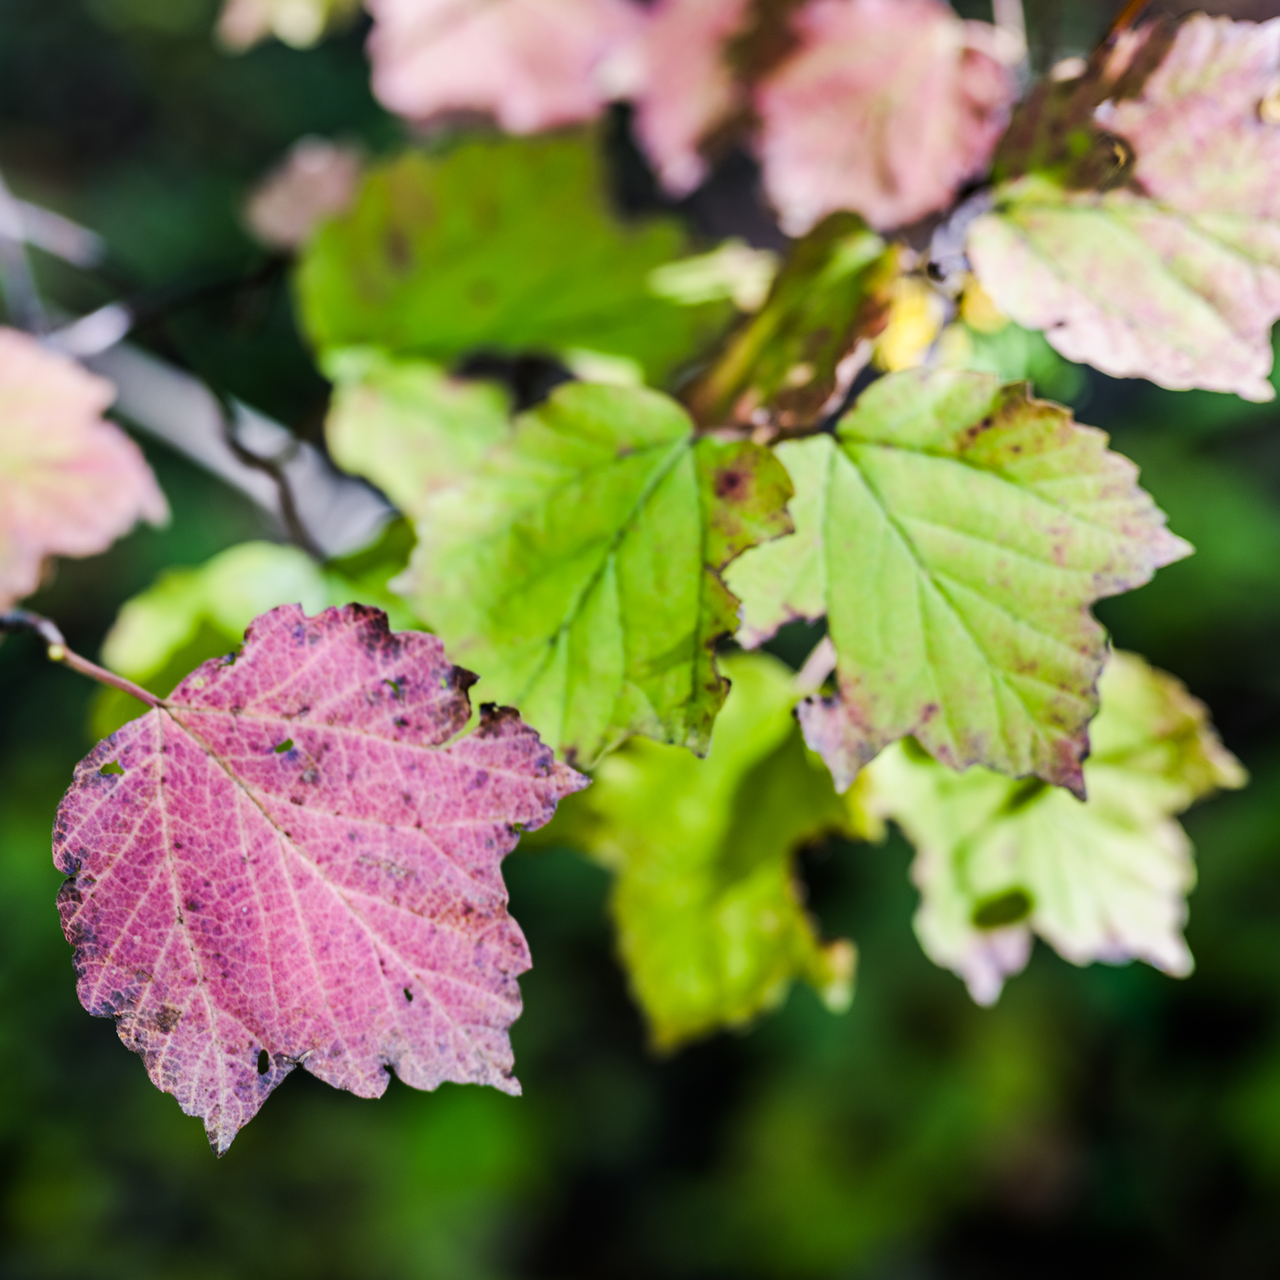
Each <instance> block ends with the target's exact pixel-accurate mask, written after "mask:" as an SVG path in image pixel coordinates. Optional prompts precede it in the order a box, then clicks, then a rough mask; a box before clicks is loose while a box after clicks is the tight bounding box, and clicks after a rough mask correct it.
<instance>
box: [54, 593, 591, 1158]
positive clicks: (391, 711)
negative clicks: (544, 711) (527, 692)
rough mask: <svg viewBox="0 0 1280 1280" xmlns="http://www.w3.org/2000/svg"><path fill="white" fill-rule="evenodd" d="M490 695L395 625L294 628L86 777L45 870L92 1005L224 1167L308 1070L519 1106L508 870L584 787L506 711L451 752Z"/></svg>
mask: <svg viewBox="0 0 1280 1280" xmlns="http://www.w3.org/2000/svg"><path fill="white" fill-rule="evenodd" d="M473 679H474V677H473V676H471V674H470V673H469V672H466V671H463V670H461V669H460V668H458V667H454V666H452V665H451V664H450V663H449V662H448V660H447V659H446V658H445V655H444V650H443V647H442V645H441V644H440V641H439V640H437V639H436V638H435V637H434V636H429V635H425V634H422V633H418V632H405V633H401V634H395V635H393V634H392V633H391V632H390V631H389V630H388V628H387V620H386V616H385V615H384V614H383V613H381V612H380V611H378V610H375V609H367V608H365V607H363V606H361V605H347V606H346V607H345V608H342V609H327V610H326V611H325V612H324V613H322V614H320V615H319V616H317V617H315V618H307V617H306V615H305V614H304V613H303V612H302V610H301V608H300V607H299V606H297V605H285V606H282V607H281V608H278V609H275V610H273V611H272V612H270V613H267V614H264V615H263V616H262V617H260V618H258V619H257V621H255V622H254V624H253V625H252V626H251V627H250V628H249V632H248V635H247V637H246V642H245V647H244V650H243V651H242V653H241V654H240V656H239V657H238V658H234V659H215V660H213V661H211V662H206V663H205V664H204V665H203V666H202V667H200V668H199V669H198V670H196V671H195V672H193V673H192V674H191V675H190V676H188V677H187V679H186V680H184V681H183V682H182V683H181V684H180V685H179V686H178V688H177V689H176V690H174V692H173V694H172V695H171V697H170V698H169V699H168V701H167V702H166V703H165V704H164V705H162V706H160V707H157V708H155V709H154V710H152V711H150V712H149V713H148V714H146V715H144V716H142V717H141V718H140V719H137V720H134V721H132V722H131V723H130V724H128V725H126V726H125V727H124V728H123V729H121V730H120V731H119V732H118V733H115V734H113V735H112V736H111V737H110V738H108V739H107V740H106V741H105V742H102V743H99V745H98V746H97V747H96V748H95V749H94V750H93V751H92V752H91V753H90V754H89V755H88V756H87V757H86V758H85V760H83V761H82V762H81V764H80V765H79V767H78V768H77V770H76V776H75V781H74V782H73V783H72V786H71V789H70V791H68V793H67V795H66V797H65V798H64V800H63V802H62V806H61V808H60V809H59V812H58V820H57V824H56V827H55V832H54V860H55V862H56V863H57V865H58V868H59V869H60V870H61V871H63V872H65V873H66V874H67V875H68V876H69V877H70V879H68V880H67V882H66V884H65V885H64V886H63V889H62V893H61V895H60V897H59V909H60V911H61V913H62V920H63V928H64V930H65V932H66V935H67V938H68V940H69V941H70V942H71V944H72V945H73V946H74V948H75V965H76V971H77V974H78V976H79V994H80V1000H81V1003H82V1004H83V1005H84V1006H85V1008H86V1009H88V1010H89V1012H90V1013H92V1014H95V1015H97V1016H101V1017H114V1018H115V1019H116V1022H117V1027H118V1029H119V1033H120V1038H121V1039H122V1040H123V1041H124V1042H125V1044H126V1045H128V1046H129V1047H130V1048H131V1049H134V1050H135V1051H136V1052H138V1053H140V1054H142V1056H143V1057H144V1059H145V1060H146V1064H147V1071H148V1073H149V1074H150V1076H151V1079H152V1080H153V1082H154V1083H155V1084H156V1086H157V1087H159V1088H161V1089H164V1090H165V1091H166V1092H169V1093H172V1094H174V1095H175V1097H177V1099H178V1101H179V1103H180V1104H181V1106H182V1109H183V1110H184V1111H186V1112H187V1113H188V1114H189V1115H198V1116H200V1117H201V1118H202V1119H203V1120H204V1122H205V1127H206V1128H207V1130H208V1132H209V1139H210V1142H211V1143H212V1144H213V1146H214V1148H215V1149H216V1150H217V1151H219V1152H222V1151H225V1150H226V1149H227V1147H228V1146H229V1145H230V1143H231V1140H232V1139H233V1138H234V1137H235V1134H236V1132H237V1130H238V1129H239V1128H240V1127H241V1126H242V1125H243V1124H245V1123H246V1122H247V1121H248V1120H250V1119H251V1118H252V1117H253V1115H254V1114H255V1112H256V1111H257V1110H258V1108H259V1107H260V1106H261V1105H262V1103H263V1101H264V1100H265V1099H266V1097H267V1095H268V1094H269V1093H270V1092H271V1090H272V1089H274V1088H275V1087H276V1085H278V1084H279V1083H280V1081H281V1080H283V1079H284V1077H285V1076H286V1075H288V1074H289V1072H290V1071H292V1070H293V1069H294V1067H296V1066H303V1067H305V1068H306V1069H307V1070H308V1071H310V1072H311V1073H312V1075H315V1076H317V1077H318V1078H319V1079H321V1080H324V1081H326V1082H327V1083H329V1084H332V1085H335V1086H336V1087H338V1088H343V1089H349V1090H351V1092H353V1093H357V1094H359V1095H361V1096H362V1097H377V1096H378V1095H380V1094H381V1093H382V1092H383V1090H384V1089H386V1087H387V1080H388V1070H389V1069H392V1068H394V1070H395V1071H396V1073H397V1074H398V1075H399V1076H400V1078H401V1079H402V1080H404V1081H405V1082H406V1083H407V1084H410V1085H413V1086H414V1087H415V1088H419V1089H434V1088H435V1087H436V1086H437V1085H439V1084H441V1083H442V1082H443V1081H446V1080H453V1081H460V1082H466V1081H470V1082H474V1083H478V1084H492V1085H494V1086H495V1087H497V1088H499V1089H502V1090H503V1091H504V1092H507V1093H518V1092H519V1085H518V1084H517V1083H516V1081H515V1080H514V1079H512V1077H511V1068H512V1055H511V1046H510V1042H509V1040H508V1036H507V1028H508V1027H509V1026H510V1024H511V1022H512V1021H513V1020H514V1019H515V1017H516V1016H517V1015H518V1014H519V1012H520V992H519V989H518V987H517V985H516V975H517V974H520V973H522V972H523V971H524V970H525V969H527V968H528V967H529V953H528V949H527V947H526V945H525V941H524V937H523V935H522V934H521V932H520V929H519V926H518V925H517V924H516V923H515V921H514V920H513V919H512V918H511V917H510V915H508V913H507V895H506V890H505V888H504V886H503V882H502V877H501V874H500V871H499V863H500V862H501V860H502V858H503V856H504V855H505V854H507V853H509V852H510V851H511V849H512V848H513V847H514V846H515V843H516V840H517V838H518V831H517V824H520V825H521V826H526V827H537V826H541V825H542V824H543V823H545V822H547V821H548V820H549V819H550V818H551V816H552V814H553V813H554V811H555V806H556V802H557V801H558V800H559V799H560V798H561V797H563V796H564V795H566V794H568V793H569V792H571V791H576V790H578V789H580V788H581V787H583V786H585V785H586V779H585V778H583V777H582V776H581V775H579V774H577V773H574V772H573V770H571V769H569V768H568V767H567V766H565V765H562V764H558V763H556V761H555V760H554V758H553V756H552V753H551V751H550V750H549V749H548V748H547V747H544V746H543V745H542V743H541V742H540V741H539V740H538V737H537V735H536V734H535V733H534V732H533V730H531V729H529V728H528V727H527V726H526V725H524V724H523V723H522V722H521V721H520V719H519V717H518V716H517V715H516V713H515V712H514V711H511V710H509V709H506V708H502V709H497V710H494V709H493V708H486V709H485V710H484V712H483V714H482V716H481V721H480V726H479V728H478V729H476V730H475V731H474V732H472V733H470V734H467V735H465V736H463V737H457V736H456V735H458V734H459V733H460V732H461V731H462V729H463V728H464V727H465V726H466V724H467V721H468V718H469V715H470V703H469V699H468V697H467V689H468V687H469V686H470V684H471V683H472V681H473ZM108 766H110V768H108Z"/></svg>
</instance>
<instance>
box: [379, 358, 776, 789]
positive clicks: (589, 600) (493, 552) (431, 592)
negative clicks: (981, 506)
mask: <svg viewBox="0 0 1280 1280" xmlns="http://www.w3.org/2000/svg"><path fill="white" fill-rule="evenodd" d="M790 495H791V487H790V485H789V483H788V482H787V478H786V474H785V472H784V471H783V469H782V467H781V466H780V465H779V464H778V462H777V461H776V459H775V458H774V457H773V456H772V455H771V454H770V453H769V452H768V451H767V450H765V449H763V448H760V447H759V446H757V445H753V444H750V443H748V442H745V441H737V442H731V443H720V442H718V441H715V440H712V439H708V438H703V439H695V437H694V434H693V424H692V423H691V422H690V421H689V418H688V416H687V415H686V414H685V413H684V411H683V410H682V409H681V408H680V406H679V405H677V404H676V403H675V402H674V401H672V400H669V399H667V397H665V396H662V395H660V394H658V393H657V392H653V391H647V390H643V389H640V388H623V387H607V386H596V385H590V384H587V383H567V384H565V385H563V386H561V387H559V388H557V389H556V391H555V392H554V393H553V394H552V395H551V397H550V399H549V400H547V401H546V402H545V403H544V404H543V405H541V406H540V407H539V408H537V409H535V410H533V411H531V412H529V413H526V414H524V415H522V416H521V417H519V418H518V419H517V420H516V426H515V430H514V432H513V433H512V435H511V436H510V437H509V438H508V439H507V440H506V441H504V442H503V443H500V444H499V445H497V446H496V447H494V448H493V449H491V450H490V451H489V452H488V454H486V456H485V458H484V460H483V461H482V462H481V464H480V465H479V467H478V468H477V469H476V470H475V472H474V473H473V474H472V475H471V476H469V477H468V478H466V479H465V480H463V481H461V482H460V483H458V484H457V485H455V486H454V487H452V488H449V489H444V490H441V491H439V492H437V493H435V494H433V495H432V496H431V497H430V498H429V499H428V500H427V501H426V502H425V504H424V505H423V506H422V507H421V508H420V509H419V511H418V517H417V520H416V529H417V534H418V547H417V549H416V551H415V552H414V556H413V560H412V562H411V565H410V569H409V572H408V574H407V575H406V576H405V579H404V580H403V581H402V582H401V583H400V584H399V587H400V589H401V590H402V591H403V592H404V594H405V595H406V597H407V598H408V599H409V600H410V602H411V603H412V605H413V607H414V608H415V609H416V611H417V612H418V614H419V616H420V617H421V618H422V619H423V621H424V622H426V623H428V624H429V625H430V626H431V627H433V628H434V629H435V630H437V631H438V632H439V634H440V635H441V636H442V637H443V639H444V641H445V643H446V645H448V647H449V651H450V653H452V654H453V655H454V656H455V657H456V658H457V659H458V661H459V662H462V663H465V664H466V665H467V666H468V667H469V668H470V669H472V670H474V671H475V672H477V673H478V674H479V676H480V677H481V679H482V680H483V681H484V686H483V688H484V695H485V697H486V698H492V699H494V700H496V701H499V702H508V703H511V704H513V705H518V706H519V707H520V708H521V713H522V714H523V715H524V717H525V718H526V720H527V721H528V722H529V723H530V724H531V725H533V726H534V727H535V728H536V729H538V731H539V732H540V733H541V734H542V735H543V737H544V739H545V740H546V741H548V742H550V743H553V744H554V745H555V746H556V747H557V748H558V749H559V750H560V751H562V752H563V753H564V755H565V758H566V759H569V760H573V761H579V762H581V763H583V764H589V763H590V762H593V761H594V760H595V759H597V758H598V757H599V755H600V754H601V752H603V751H605V750H607V749H608V748H609V747H610V746H612V745H614V744H615V743H616V742H618V741H619V740H620V739H621V738H622V737H624V736H626V735H627V734H629V733H644V734H647V735H649V736H651V737H655V738H658V739H659V740H661V741H668V742H675V743H679V744H682V745H685V746H688V747H690V748H692V749H693V750H695V751H698V752H700V753H701V752H705V751H706V749H707V746H708V743H709V742H710V737H711V724H712V721H713V720H714V719H715V715H716V712H717V711H718V710H719V709H720V705H721V703H722V702H723V701H724V695H725V689H726V684H725V681H724V680H723V679H722V677H721V676H720V675H719V674H718V673H717V670H716V666H715V660H714V656H713V648H714V645H715V642H716V640H717V639H718V638H719V637H721V636H723V635H726V634H728V633H730V632H732V631H733V630H734V629H735V627H736V625H737V619H736V616H735V608H736V604H737V602H736V600H735V599H734V598H733V596H731V595H730V594H729V592H728V591H727V590H726V589H725V587H724V584H723V583H722V582H721V580H720V577H719V570H720V569H721V568H722V567H723V566H724V565H725V564H727V563H728V562H729V561H730V560H731V559H733V558H734V557H735V556H737V555H739V554H740V553H741V552H742V551H743V550H744V549H745V548H747V547H748V546H751V545H753V544H754V543H756V542H759V541H761V540H762V539H765V538H770V537H776V536H777V535H778V534H780V533H783V532H785V531H786V530H787V529H789V528H790V524H789V522H788V520H787V517H786V514H785V511H784V504H785V503H786V501H787V499H788V498H789V497H790Z"/></svg>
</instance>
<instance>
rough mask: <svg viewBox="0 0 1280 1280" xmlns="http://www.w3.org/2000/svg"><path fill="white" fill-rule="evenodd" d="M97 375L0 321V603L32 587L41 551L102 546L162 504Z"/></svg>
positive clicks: (108, 388)
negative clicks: (107, 416) (110, 412)
mask: <svg viewBox="0 0 1280 1280" xmlns="http://www.w3.org/2000/svg"><path fill="white" fill-rule="evenodd" d="M115 397H116V393H115V388H114V387H113V386H112V385H111V383H109V382H107V381H106V380H105V379H104V378H97V377H94V375H93V374H90V373H86V372H85V371H84V370H83V369H82V368H81V367H80V366H79V365H78V364H76V362H75V361H74V360H70V359H68V358H67V357H66V356H61V355H56V354H55V353H53V352H51V351H47V350H46V349H45V348H44V347H42V346H41V345H40V344H39V343H38V342H37V341H36V340H35V339H34V338H30V337H28V336H27V335H26V334H25V333H18V332H17V331H16V330H14V329H3V328H0V609H6V608H8V607H9V605H11V604H12V603H13V602H14V601H15V600H17V599H20V598H21V597H22V596H25V595H30V593H31V592H32V591H34V590H35V589H36V587H37V586H38V585H39V583H40V566H41V564H42V563H43V561H44V559H45V557H46V556H50V555H62V556H91V555H96V554H97V553H98V552H99V551H105V550H106V549H107V547H109V546H110V545H111V543H112V542H114V541H115V539H116V538H118V537H119V536H120V535H121V534H122V533H126V532H127V531H128V530H129V529H130V528H131V527H132V526H133V524H134V523H135V521H137V520H139V519H144V520H150V521H151V522H152V523H160V522H163V521H164V520H165V519H167V517H168V514H169V508H168V506H167V505H166V503H165V500H164V495H163V494H162V493H161V492H160V490H159V488H158V486H157V485H156V481H155V477H154V476H153V475H152V474H151V469H150V468H149V467H148V466H147V464H146V462H145V461H144V460H143V457H142V453H141V451H140V450H139V449H138V447H137V445H135V444H134V443H133V441H132V440H130V439H129V437H128V436H126V435H125V434H124V432H123V431H121V430H120V428H119V427H116V426H114V425H113V424H112V423H110V422H104V421H103V420H102V416H101V415H102V413H103V412H104V411H105V410H106V409H107V407H108V406H109V405H110V404H111V402H112V401H113V400H114V399H115Z"/></svg>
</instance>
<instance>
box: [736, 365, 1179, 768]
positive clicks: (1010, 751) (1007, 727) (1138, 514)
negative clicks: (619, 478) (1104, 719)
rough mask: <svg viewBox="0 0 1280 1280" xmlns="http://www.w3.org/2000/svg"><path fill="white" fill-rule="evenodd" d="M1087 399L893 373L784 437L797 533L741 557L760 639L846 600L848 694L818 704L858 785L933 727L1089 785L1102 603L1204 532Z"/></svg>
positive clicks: (944, 752) (811, 737)
mask: <svg viewBox="0 0 1280 1280" xmlns="http://www.w3.org/2000/svg"><path fill="white" fill-rule="evenodd" d="M1106 443H1107V437H1106V436H1105V435H1104V434H1103V433H1102V432H1100V431H1097V430H1095V429H1094V428H1092V427H1084V426H1080V425H1079V424H1077V423H1076V422H1074V421H1073V420H1072V418H1071V415H1070V413H1069V411H1068V410H1066V409H1063V408H1060V407H1059V406H1057V405H1053V404H1050V403H1047V402H1045V401H1038V400H1032V399H1029V398H1028V395H1027V391H1026V388H1025V386H1024V385H1017V384H1015V385H1009V386H1001V385H1000V383H999V382H998V381H997V380H996V379H995V378H992V377H989V376H986V375H984V374H978V373H968V372H952V371H942V370H937V371H926V370H912V371H910V372H906V373H899V374H892V375H890V376H889V377H886V378H883V379H881V380H880V381H879V382H877V383H875V384H873V385H872V386H871V387H870V388H869V389H868V390H867V391H866V392H864V393H863V395H862V396H861V397H860V399H859V400H858V403H857V404H856V405H855V406H854V408H853V410H852V411H851V412H850V413H849V414H847V415H846V416H845V417H844V418H843V419H842V420H841V422H840V424H839V426H838V428H837V430H836V434H835V436H834V437H831V436H818V437H814V438H811V439H807V440H800V441H793V442H788V443H784V444H782V445H780V446H779V447H778V450H777V453H778V456H779V457H780V458H781V460H782V461H783V463H784V464H785V465H786V467H787V470H788V472H789V473H790V475H791V478H792V481H793V483H794V484H795V487H796V497H795V500H794V501H793V502H792V503H791V506H790V512H791V516H792V518H793V520H794V521H795V525H796V533H795V535H794V536H793V537H790V538H784V539H780V540H779V541H777V542H776V543H772V544H770V545H768V546H765V547H761V548H758V549H756V550H753V551H752V552H750V553H749V554H748V555H746V556H744V557H743V558H742V559H741V560H740V561H739V562H738V563H737V564H736V565H733V566H731V568H730V569H729V571H728V573H727V574H726V580H727V581H728V583H729V586H730V588H731V589H732V590H733V591H734V592H735V593H736V594H737V595H739V596H740V597H741V598H742V601H743V606H742V614H741V616H742V620H743V629H742V631H741V632H740V639H741V640H742V641H743V643H745V644H749V645H755V644H759V643H761V642H762V641H763V640H764V639H766V638H767V637H768V636H770V635H772V634H773V632H774V631H775V630H776V629H777V628H778V627H779V626H781V625H782V623H784V622H786V621H787V620H788V619H790V618H793V617H805V618H816V617H820V616H821V615H822V614H826V615H827V621H828V627H829V633H830V637H831V639H832V641H833V642H834V645H835V649H836V653H837V655H838V666H837V671H836V676H837V684H838V687H839V693H838V695H837V696H834V697H815V698H811V699H809V700H808V701H807V702H806V703H804V704H802V706H801V708H800V713H799V714H800V718H801V723H802V724H803V725H804V727H805V735H806V738H807V740H808V742H809V744H810V746H812V747H814V748H815V749H816V750H819V751H821V753H822V754H823V756H824V758H825V759H826V761H827V763H828V764H829V765H830V766H831V769H832V772H833V773H834V774H835V776H836V779H837V782H838V784H839V785H840V786H841V787H844V786H847V785H848V784H849V782H850V780H851V779H852V778H853V776H854V775H855V774H856V773H857V771H858V769H859V768H861V766H862V765H864V764H866V763H867V762H868V761H869V760H870V759H872V758H873V757H874V756H875V755H876V754H877V753H878V752H879V751H880V750H881V749H882V748H883V747H884V746H886V745H887V744H889V743H890V742H893V741H895V740H896V739H898V738H901V737H904V736H906V735H907V734H913V735H914V736H915V737H916V738H917V739H919V741H920V742H921V743H923V745H924V746H925V747H926V748H927V749H928V751H929V752H930V753H931V754H932V755H934V756H935V757H936V758H937V759H939V760H941V761H943V762H944V763H946V764H948V765H950V766H952V767H953V768H965V767H966V766H968V765H971V764H979V763H980V764H985V765H988V766H989V767H991V768H993V769H997V770H999V771H1000V772H1002V773H1007V774H1010V775H1012V776H1014V777H1017V776H1021V775H1024V774H1035V775H1037V776H1038V777H1041V778H1044V779H1045V780H1047V781H1050V782H1055V783H1059V784H1061V785H1063V786H1067V787H1070V788H1072V789H1073V790H1077V791H1079V790H1080V789H1081V787H1082V779H1081V773H1080V762H1081V760H1082V759H1083V757H1084V755H1085V753H1086V751H1087V750H1088V736H1087V733H1086V726H1087V724H1088V721H1089V719H1090V718H1091V717H1092V715H1093V714H1094V712H1095V711H1096V709H1097V695H1096V693H1095V683H1096V681H1097V677H1098V673H1099V671H1100V670H1101V668H1102V662H1103V658H1104V655H1105V638H1104V634H1103V631H1102V628H1101V627H1100V626H1099V625H1098V623H1097V622H1096V621H1095V620H1094V619H1093V617H1092V615H1091V614H1090V613H1089V605H1090V604H1092V603H1093V601H1095V600H1098V599H1100V598H1102V597H1104V596H1109V595H1116V594H1118V593H1119V592H1122V591H1127V590H1129V589H1131V588H1133V587H1136V586H1139V585H1141V584H1142V583H1144V582H1146V581H1147V580H1148V579H1149V578H1150V577H1151V575H1152V573H1153V572H1154V571H1155V569H1157V568H1158V567H1159V566H1160V565H1163V564H1168V563H1169V562H1170V561H1172V560H1177V559H1180V558H1181V557H1182V556H1185V555H1187V554H1189V552H1190V550H1191V549H1190V548H1189V547H1188V546H1187V544H1186V543H1184V542H1183V541H1182V540H1181V539H1180V538H1176V537H1174V536H1173V535H1172V534H1171V533H1169V531H1168V530H1167V529H1166V528H1165V522H1164V516H1163V515H1162V514H1161V512H1160V511H1159V510H1157V508H1156V507H1155V505H1154V504H1153V503H1152V501H1151V499H1150V497H1148V495H1147V494H1146V493H1144V492H1143V491H1142V490H1141V489H1140V488H1138V486H1137V483H1136V480H1137V471H1136V468H1135V467H1134V466H1133V464H1132V463H1130V462H1128V461H1127V460H1126V459H1124V458H1122V457H1120V456H1119V455H1118V454H1114V453H1111V452H1109V451H1108V450H1107V448H1106Z"/></svg>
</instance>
